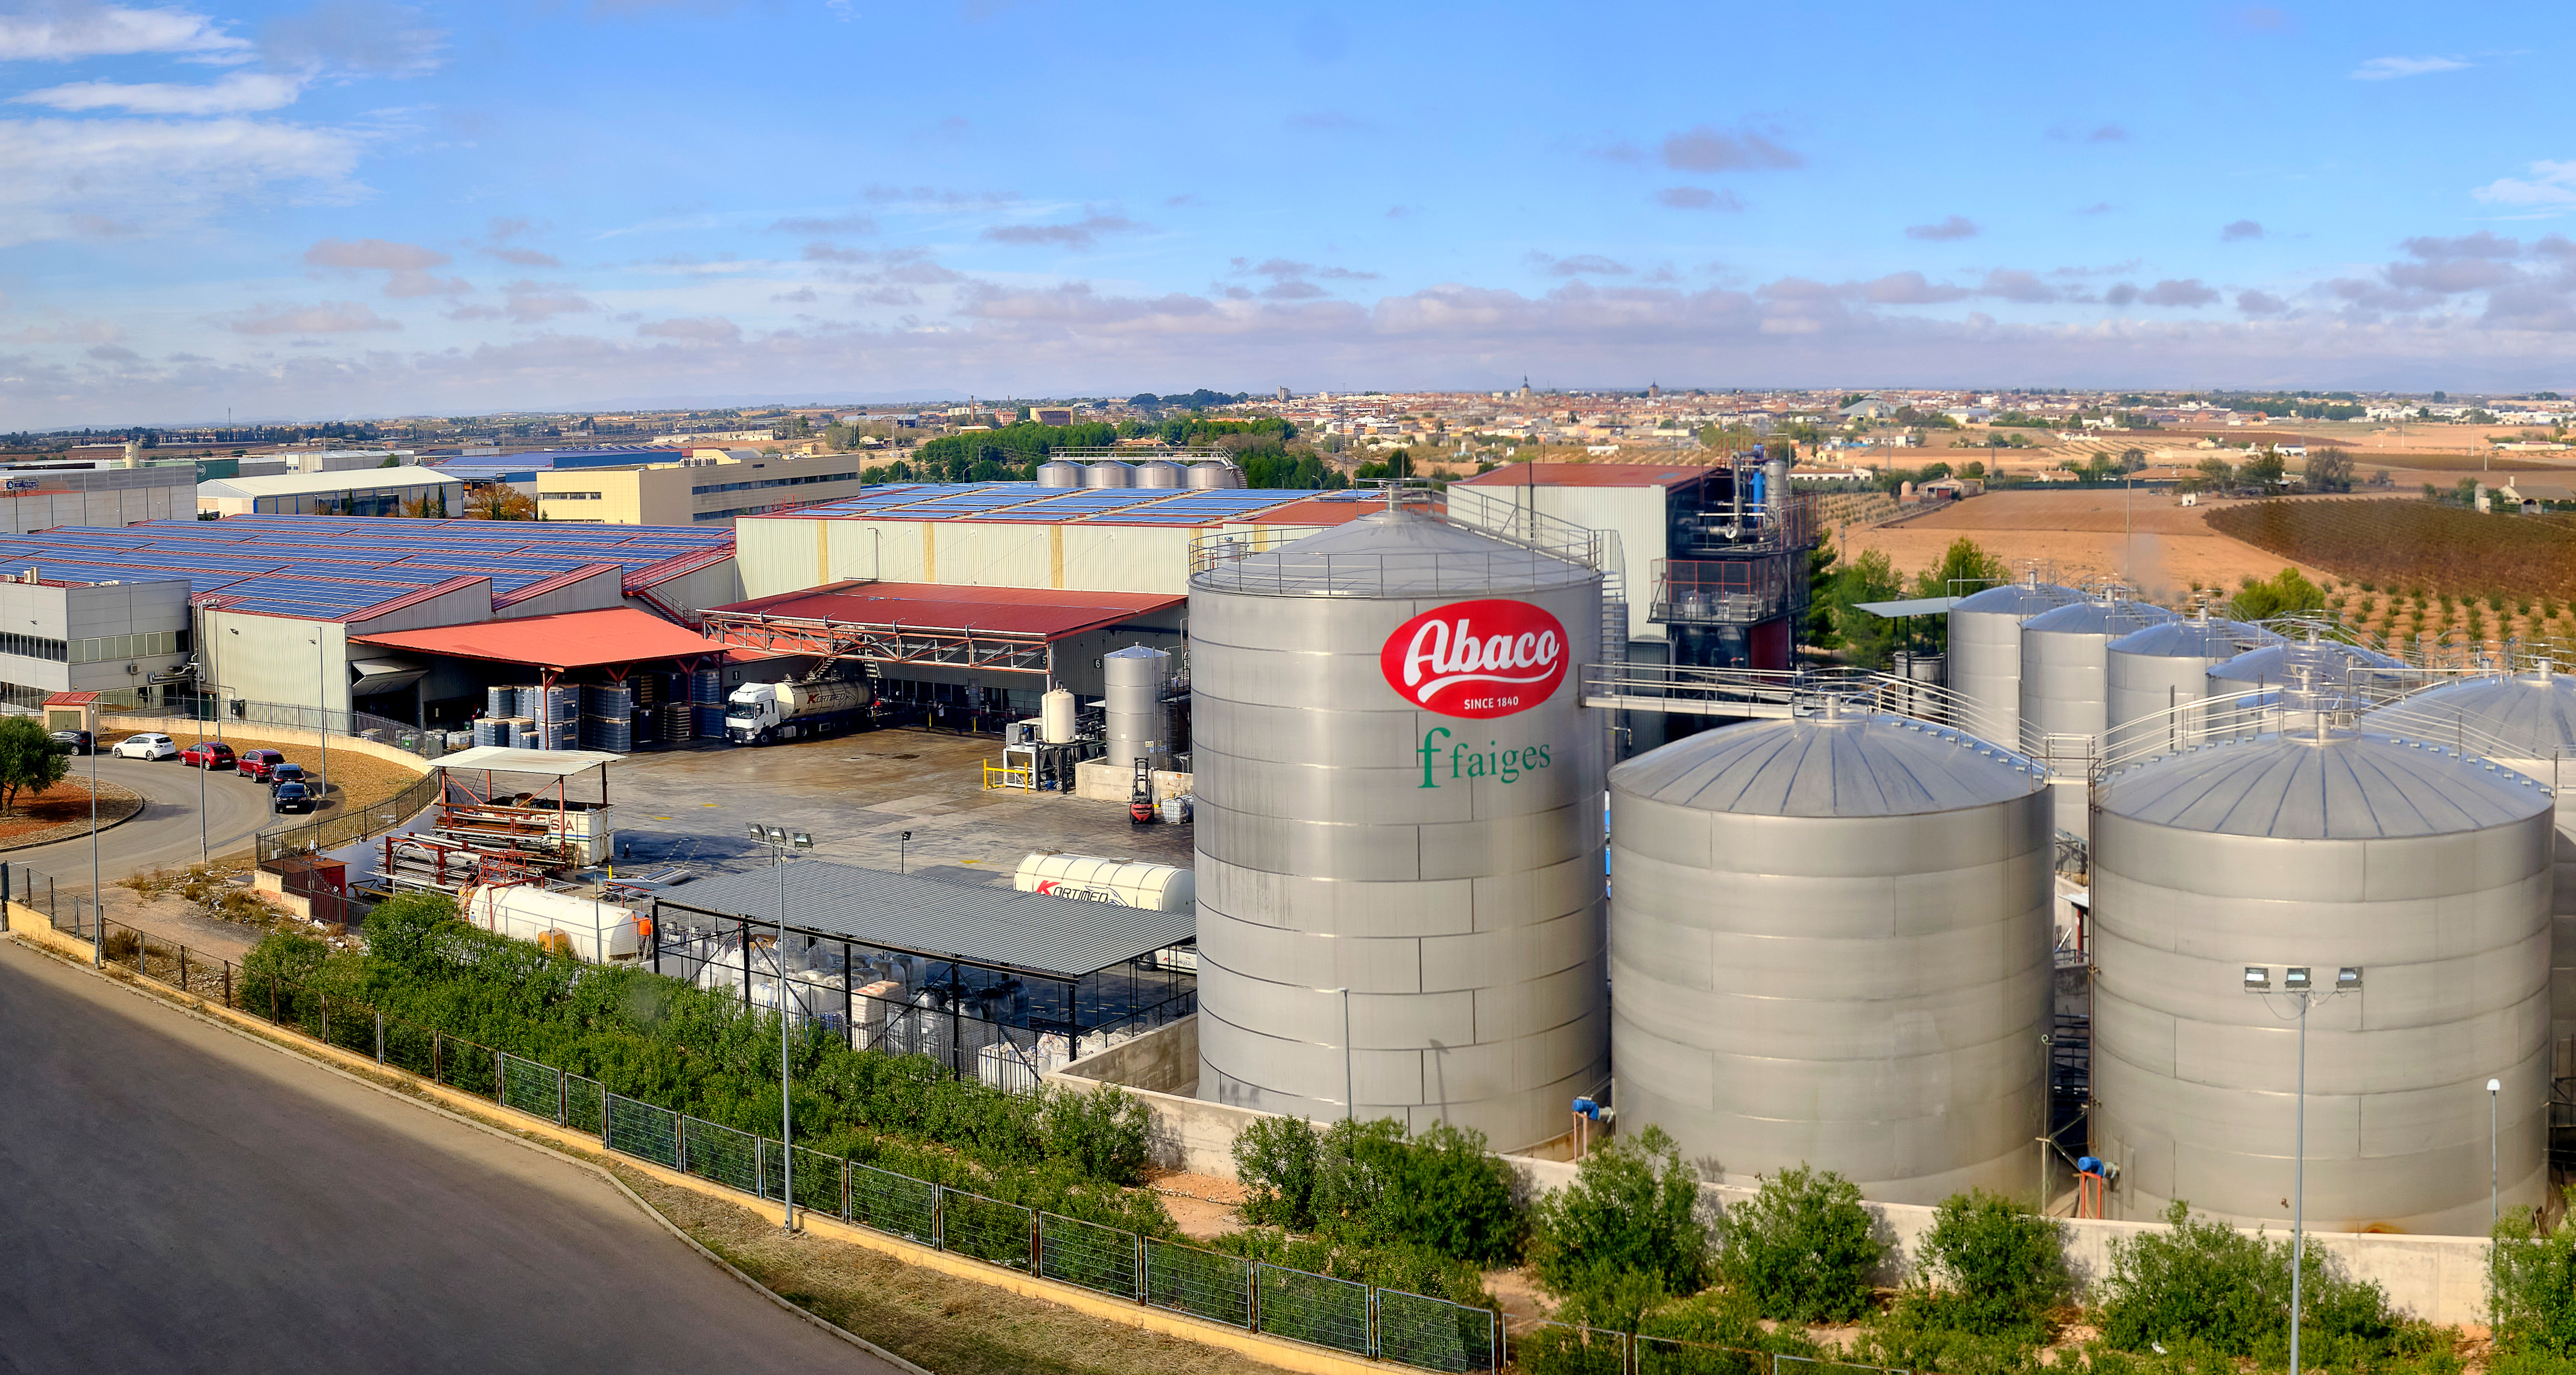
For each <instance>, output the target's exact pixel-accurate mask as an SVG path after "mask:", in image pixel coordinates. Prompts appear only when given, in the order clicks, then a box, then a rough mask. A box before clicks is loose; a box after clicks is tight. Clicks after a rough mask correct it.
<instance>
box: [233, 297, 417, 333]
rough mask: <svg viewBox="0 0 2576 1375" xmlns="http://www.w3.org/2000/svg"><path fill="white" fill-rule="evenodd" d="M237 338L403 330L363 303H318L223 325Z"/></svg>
mask: <svg viewBox="0 0 2576 1375" xmlns="http://www.w3.org/2000/svg"><path fill="white" fill-rule="evenodd" d="M223 325H224V328H226V329H229V330H231V331H232V332H233V333H235V334H356V333H361V332H363V331H366V330H377V329H401V328H402V322H401V321H399V320H388V319H386V318H385V317H383V316H381V315H378V314H377V313H376V312H375V311H374V310H372V309H370V308H369V307H368V306H367V305H365V304H364V303H363V302H359V301H316V302H315V303H313V304H312V305H309V306H270V305H259V306H252V307H251V308H250V309H249V310H246V311H244V312H242V313H241V314H239V315H235V316H232V317H229V318H228V319H226V320H224V321H223Z"/></svg>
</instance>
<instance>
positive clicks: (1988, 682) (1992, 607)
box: [1949, 575, 2083, 748]
mask: <svg viewBox="0 0 2576 1375" xmlns="http://www.w3.org/2000/svg"><path fill="white" fill-rule="evenodd" d="M2082 595H2083V594H2082V593H2079V592H2077V591H2076V590H2075V589H2074V588H2071V587H2060V586H2058V585H2057V584H2055V583H2044V582H2041V581H2040V580H2039V579H2038V577H2037V575H2033V576H2032V577H2031V578H2029V579H2028V580H2026V581H2023V582H2017V583H2007V584H2005V585H2004V586H2002V587H1989V588H1987V589H1986V590H1985V591H1983V592H1979V593H1976V594H1975V595H1973V596H1968V597H1962V598H1961V599H1960V600H1959V602H1958V604H1957V605H1955V606H1952V607H1951V608H1950V663H1949V671H1950V691H1951V692H1953V693H1955V694H1957V695H1958V696H1959V697H1960V698H1962V699H1964V700H1962V701H1961V703H1960V711H1961V712H1962V713H1963V714H1964V718H1965V719H1963V720H1960V721H1959V722H1957V723H1956V724H1957V725H1959V726H1960V727H1962V728H1963V729H1965V730H1966V731H1967V732H1968V733H1969V734H1970V735H1973V736H1975V737H1977V738H1978V739H1980V740H1991V741H1994V742H1996V743H1998V744H2001V745H2003V746H2005V747H2006V748H2013V747H2016V746H2017V745H2018V744H2019V743H2020V741H2021V623H2022V622H2024V621H2026V620H2029V619H2030V618H2031V617H2033V616H2036V615H2038V614H2040V613H2041V612H2043V611H2053V610H2055V609H2057V608H2058V607H2061V606H2064V605H2066V604H2067V603H2068V602H2072V601H2076V600H2078V599H2079V598H2080V597H2081V596H2082Z"/></svg>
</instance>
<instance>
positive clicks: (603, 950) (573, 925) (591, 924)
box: [458, 883, 645, 964]
mask: <svg viewBox="0 0 2576 1375" xmlns="http://www.w3.org/2000/svg"><path fill="white" fill-rule="evenodd" d="M458 909H459V912H460V914H461V915H463V916H464V918H465V920H466V921H467V922H468V923H470V924H471V925H474V926H479V927H481V928H482V929H484V930H486V931H491V932H496V933H498V934H500V935H504V936H508V937H511V938H512V939H514V940H523V941H528V942H531V943H533V944H538V945H544V946H548V947H549V948H556V949H561V950H563V951H564V952H565V953H568V954H570V955H572V956H573V957H574V958H576V959H580V960H585V961H588V962H589V963H592V964H600V963H604V962H605V961H608V960H631V959H633V958H635V957H636V956H637V955H640V954H642V953H643V950H644V929H645V928H644V926H643V922H642V919H641V918H640V917H638V916H637V915H636V913H635V910H634V909H633V908H629V907H620V906H618V905H617V904H615V903H613V902H598V901H594V900H592V899H590V898H577V897H574V896H573V895H572V894H570V893H556V892H549V891H548V890H546V889H543V888H532V887H529V886H528V885H526V884H515V883H514V884H504V885H500V886H497V887H485V888H469V889H467V890H465V896H464V897H463V898H462V899H461V900H460V901H459V902H458Z"/></svg>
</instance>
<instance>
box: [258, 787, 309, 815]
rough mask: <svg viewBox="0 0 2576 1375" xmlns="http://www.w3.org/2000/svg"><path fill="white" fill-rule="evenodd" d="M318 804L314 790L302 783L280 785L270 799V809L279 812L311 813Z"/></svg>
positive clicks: (270, 795)
mask: <svg viewBox="0 0 2576 1375" xmlns="http://www.w3.org/2000/svg"><path fill="white" fill-rule="evenodd" d="M318 802H319V800H318V799H316V798H315V797H314V796H313V790H312V789H311V788H308V787H305V786H304V785H303V784H301V783H280V784H278V785H277V790H276V791H275V792H272V793H270V794H269V797H268V805H269V809H270V810H271V811H279V812H309V811H312V810H313V809H314V807H315V806H317V805H318Z"/></svg>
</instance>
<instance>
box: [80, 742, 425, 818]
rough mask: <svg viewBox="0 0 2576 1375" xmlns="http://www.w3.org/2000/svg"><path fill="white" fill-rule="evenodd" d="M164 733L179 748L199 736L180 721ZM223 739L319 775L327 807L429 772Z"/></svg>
mask: <svg viewBox="0 0 2576 1375" xmlns="http://www.w3.org/2000/svg"><path fill="white" fill-rule="evenodd" d="M167 734H168V735H169V737H170V738H171V739H173V740H176V741H178V742H179V747H180V748H181V749H186V748H187V747H188V746H190V745H193V744H195V743H197V740H198V738H199V737H198V736H197V734H196V733H195V732H193V731H191V730H189V729H188V728H187V723H186V722H181V723H179V728H177V729H174V730H171V731H169V732H167ZM213 734H214V733H213V732H211V731H209V732H207V735H208V736H209V737H212V736H213ZM121 738H123V737H122V736H121V735H118V734H116V733H113V732H111V733H110V741H109V742H110V743H111V744H112V743H114V741H115V740H117V739H121ZM222 739H223V742H224V743H225V744H227V745H230V746H232V747H233V749H234V750H235V751H241V750H276V751H277V752H279V753H280V754H283V755H285V756H286V757H287V759H289V760H290V761H292V762H294V763H298V764H301V765H303V766H304V767H305V768H307V769H310V770H312V771H313V772H315V773H318V774H320V775H322V780H323V783H324V784H325V785H326V787H327V788H328V797H327V799H326V801H325V804H324V805H325V806H326V807H364V806H367V805H368V804H370V803H373V802H377V801H380V800H382V799H384V798H388V797H391V796H393V795H394V794H395V793H398V792H401V791H402V790H403V789H404V788H407V787H409V786H411V782H412V780H413V779H416V778H418V777H420V776H421V775H422V774H424V773H427V772H428V771H429V766H428V765H427V764H422V765H420V766H419V767H417V768H411V769H406V768H404V767H403V766H402V765H400V764H396V763H394V762H393V761H391V760H387V759H378V758H376V757H375V756H374V755H371V754H360V753H358V752H357V751H355V750H343V749H334V750H331V751H329V752H328V753H329V755H330V758H329V760H328V761H327V763H326V761H325V760H324V759H323V754H324V751H322V750H318V749H315V748H314V747H313V746H311V745H303V744H288V743H286V742H285V741H280V740H269V739H265V738H263V737H260V736H257V735H247V734H244V733H242V732H240V731H232V730H227V731H225V732H224V733H223V736H222ZM213 781H217V782H231V783H234V784H237V785H238V786H241V787H245V788H252V787H258V786H259V785H258V784H257V783H254V782H252V781H251V780H249V779H247V778H237V777H235V776H234V773H233V771H232V770H230V769H217V770H215V774H214V780H213Z"/></svg>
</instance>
